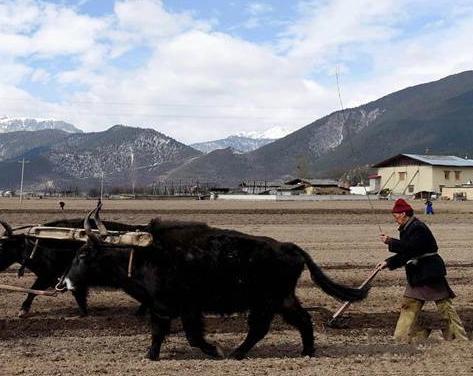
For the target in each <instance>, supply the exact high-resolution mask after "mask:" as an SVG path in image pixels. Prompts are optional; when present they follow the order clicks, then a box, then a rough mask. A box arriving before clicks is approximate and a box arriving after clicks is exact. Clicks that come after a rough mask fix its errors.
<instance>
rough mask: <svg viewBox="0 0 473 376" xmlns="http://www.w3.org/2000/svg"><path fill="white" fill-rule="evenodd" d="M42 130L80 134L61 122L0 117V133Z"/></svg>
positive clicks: (70, 125)
mask: <svg viewBox="0 0 473 376" xmlns="http://www.w3.org/2000/svg"><path fill="white" fill-rule="evenodd" d="M43 129H58V130H61V131H64V132H68V133H82V131H81V130H80V129H78V128H76V127H75V126H74V125H72V124H70V123H66V122H65V121H61V120H54V119H32V118H9V117H6V116H3V117H0V133H7V132H17V131H40V130H43Z"/></svg>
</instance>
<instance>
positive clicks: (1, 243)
mask: <svg viewBox="0 0 473 376" xmlns="http://www.w3.org/2000/svg"><path fill="white" fill-rule="evenodd" d="M24 247H25V241H24V237H23V236H21V235H11V236H4V237H2V238H0V271H3V270H5V269H6V268H8V267H9V266H11V265H12V264H14V263H15V262H21V258H22V254H23V250H24Z"/></svg>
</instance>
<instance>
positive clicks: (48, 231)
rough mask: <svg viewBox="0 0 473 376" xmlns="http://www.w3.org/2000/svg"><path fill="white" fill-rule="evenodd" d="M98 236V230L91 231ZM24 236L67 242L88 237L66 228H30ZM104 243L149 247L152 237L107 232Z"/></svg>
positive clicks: (121, 232)
mask: <svg viewBox="0 0 473 376" xmlns="http://www.w3.org/2000/svg"><path fill="white" fill-rule="evenodd" d="M92 231H93V232H95V233H97V235H100V233H99V231H98V230H92ZM25 235H26V236H27V237H30V238H35V239H49V240H66V241H67V240H69V241H71V240H72V241H80V242H84V243H85V242H87V239H88V236H87V234H86V232H85V230H84V229H81V228H68V227H46V226H35V227H31V228H30V229H29V230H28V231H27V232H26V233H25ZM103 241H104V242H105V243H109V244H113V245H121V246H130V247H149V246H151V245H152V244H153V236H152V235H151V234H150V233H149V232H144V231H134V232H131V231H130V232H123V231H108V233H107V236H106V237H105V238H104V239H103Z"/></svg>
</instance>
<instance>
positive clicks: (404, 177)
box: [399, 172, 407, 180]
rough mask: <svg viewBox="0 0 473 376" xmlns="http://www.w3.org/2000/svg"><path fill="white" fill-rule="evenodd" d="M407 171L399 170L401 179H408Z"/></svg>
mask: <svg viewBox="0 0 473 376" xmlns="http://www.w3.org/2000/svg"><path fill="white" fill-rule="evenodd" d="M406 175H407V172H399V180H406Z"/></svg>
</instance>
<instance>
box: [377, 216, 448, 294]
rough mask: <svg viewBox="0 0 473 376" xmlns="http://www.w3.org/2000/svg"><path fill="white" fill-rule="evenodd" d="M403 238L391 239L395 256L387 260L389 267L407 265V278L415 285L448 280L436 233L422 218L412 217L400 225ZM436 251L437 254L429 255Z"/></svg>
mask: <svg viewBox="0 0 473 376" xmlns="http://www.w3.org/2000/svg"><path fill="white" fill-rule="evenodd" d="M399 235H400V239H393V238H391V239H390V241H389V244H388V245H389V251H390V252H393V253H395V255H394V256H392V257H390V258H388V259H386V262H387V264H388V268H389V269H391V270H393V269H397V268H400V267H401V266H405V267H406V276H407V281H408V283H409V284H410V285H411V286H421V285H426V284H429V283H437V282H439V281H442V280H444V278H445V275H446V274H447V270H446V268H445V263H444V262H443V260H442V258H441V257H440V256H439V255H438V253H437V250H438V247H437V242H436V241H435V238H434V236H433V235H432V232H431V231H430V230H429V228H428V227H427V226H426V225H425V223H423V222H422V221H420V220H418V219H417V218H415V217H412V218H411V219H410V220H409V221H408V222H407V223H406V224H405V225H403V226H400V227H399ZM428 253H435V255H433V256H425V257H422V256H423V255H426V254H428Z"/></svg>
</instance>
